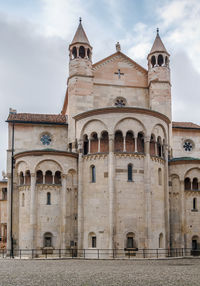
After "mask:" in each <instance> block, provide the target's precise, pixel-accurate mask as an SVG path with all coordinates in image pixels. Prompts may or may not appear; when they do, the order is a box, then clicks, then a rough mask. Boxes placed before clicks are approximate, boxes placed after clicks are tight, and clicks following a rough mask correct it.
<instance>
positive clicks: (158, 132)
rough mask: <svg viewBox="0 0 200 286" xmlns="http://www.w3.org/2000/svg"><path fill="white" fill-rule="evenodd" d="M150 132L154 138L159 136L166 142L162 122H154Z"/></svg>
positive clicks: (165, 133) (165, 132)
mask: <svg viewBox="0 0 200 286" xmlns="http://www.w3.org/2000/svg"><path fill="white" fill-rule="evenodd" d="M151 134H154V135H155V138H156V137H158V136H160V137H161V139H165V142H167V131H166V129H165V127H164V126H163V125H162V124H160V123H159V124H155V125H154V126H153V128H152V130H151Z"/></svg>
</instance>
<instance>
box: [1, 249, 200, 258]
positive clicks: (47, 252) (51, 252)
mask: <svg viewBox="0 0 200 286" xmlns="http://www.w3.org/2000/svg"><path fill="white" fill-rule="evenodd" d="M187 256H200V250H193V249H191V248H171V249H160V248H159V249H97V248H90V249H74V248H69V249H53V248H44V249H14V251H13V253H12V250H11V249H0V258H14V257H17V258H20V259H22V258H30V259H37V258H38V259H48V258H49V259H50V258H52V259H53V258H54V259H68V258H71V259H133V258H155V259H158V258H166V257H187Z"/></svg>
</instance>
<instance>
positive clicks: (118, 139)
mask: <svg viewBox="0 0 200 286" xmlns="http://www.w3.org/2000/svg"><path fill="white" fill-rule="evenodd" d="M115 152H123V135H122V132H121V131H116V132H115Z"/></svg>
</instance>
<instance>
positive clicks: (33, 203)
mask: <svg viewBox="0 0 200 286" xmlns="http://www.w3.org/2000/svg"><path fill="white" fill-rule="evenodd" d="M36 213H37V208H36V191H35V174H31V197H30V246H31V248H32V249H35V248H36Z"/></svg>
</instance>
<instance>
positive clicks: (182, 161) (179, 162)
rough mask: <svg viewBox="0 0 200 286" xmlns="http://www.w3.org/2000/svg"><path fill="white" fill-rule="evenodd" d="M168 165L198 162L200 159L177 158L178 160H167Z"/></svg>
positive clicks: (199, 162)
mask: <svg viewBox="0 0 200 286" xmlns="http://www.w3.org/2000/svg"><path fill="white" fill-rule="evenodd" d="M168 164H169V166H171V165H183V164H200V159H196V160H192V159H191V160H184V159H183V160H178V161H169V162H168Z"/></svg>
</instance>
